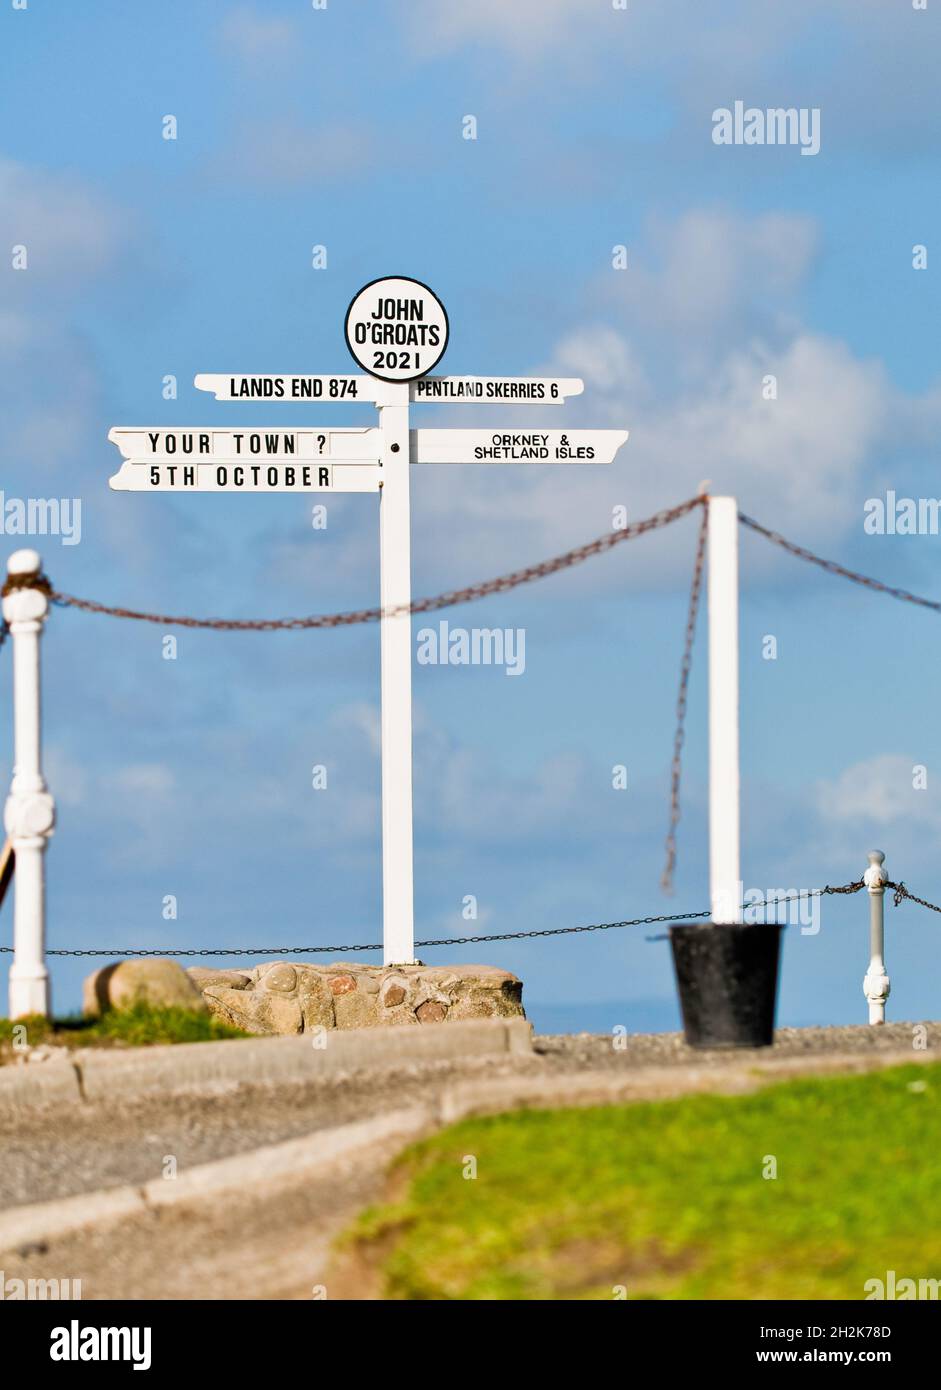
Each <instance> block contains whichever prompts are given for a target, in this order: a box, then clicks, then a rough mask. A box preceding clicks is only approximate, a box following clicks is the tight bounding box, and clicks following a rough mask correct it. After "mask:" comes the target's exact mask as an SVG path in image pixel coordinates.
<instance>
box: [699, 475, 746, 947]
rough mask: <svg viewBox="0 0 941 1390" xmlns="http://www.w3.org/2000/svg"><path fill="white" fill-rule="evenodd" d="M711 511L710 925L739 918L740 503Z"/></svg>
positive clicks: (713, 501) (716, 502)
mask: <svg viewBox="0 0 941 1390" xmlns="http://www.w3.org/2000/svg"><path fill="white" fill-rule="evenodd" d="M707 506H708V508H709V569H708V577H709V880H710V896H711V906H712V920H713V921H714V922H740V921H741V920H742V912H741V904H742V883H741V877H742V874H741V867H740V860H739V762H738V504H737V502H736V500H735V498H734V497H710V498H709V499H708V502H707Z"/></svg>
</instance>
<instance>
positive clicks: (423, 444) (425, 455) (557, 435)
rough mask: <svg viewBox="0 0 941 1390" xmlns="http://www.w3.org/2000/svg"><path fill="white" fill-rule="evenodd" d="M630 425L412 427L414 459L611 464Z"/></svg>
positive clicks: (415, 461) (438, 461) (417, 460)
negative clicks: (620, 427) (623, 427)
mask: <svg viewBox="0 0 941 1390" xmlns="http://www.w3.org/2000/svg"><path fill="white" fill-rule="evenodd" d="M627 436H628V432H627V430H580V429H571V430H547V429H541V430H521V429H489V430H412V431H411V432H410V449H411V461H412V463H612V462H613V461H614V456H615V454H616V453H617V451H618V449H620V447H621V445H622V444H623V443H624V442H625V441H626V439H627Z"/></svg>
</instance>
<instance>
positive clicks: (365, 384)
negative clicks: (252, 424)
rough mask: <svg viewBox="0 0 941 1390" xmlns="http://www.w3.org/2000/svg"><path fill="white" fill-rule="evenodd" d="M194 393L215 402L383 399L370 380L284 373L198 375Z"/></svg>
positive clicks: (379, 386)
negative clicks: (207, 395) (211, 397)
mask: <svg viewBox="0 0 941 1390" xmlns="http://www.w3.org/2000/svg"><path fill="white" fill-rule="evenodd" d="M193 385H194V386H195V387H196V389H197V391H210V392H212V394H213V395H214V396H215V398H216V400H217V401H279V402H281V401H285V402H286V401H317V402H318V404H319V403H320V402H321V401H335V402H338V403H339V402H340V401H365V402H366V403H367V404H370V403H377V402H380V401H382V400H383V399H384V394H383V387H384V383H383V382H381V381H376V380H375V379H374V378H373V377H371V376H364V375H361V374H359V375H357V374H350V373H347V374H343V375H338V376H296V375H292V374H291V373H285V374H284V375H281V376H274V375H271V374H270V373H262V374H259V375H254V376H253V375H249V374H247V373H238V372H233V373H225V372H220V373H216V372H200V373H199V374H198V375H197V376H196V377H194V379H193Z"/></svg>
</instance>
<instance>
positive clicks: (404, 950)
mask: <svg viewBox="0 0 941 1390" xmlns="http://www.w3.org/2000/svg"><path fill="white" fill-rule="evenodd" d="M383 397H384V403H383V404H382V405H380V407H379V428H380V432H381V435H382V443H381V450H382V485H381V488H380V492H379V573H380V603H381V605H382V607H383V609H386V608H392V607H395V606H397V605H398V604H403V603H405V604H407V603H411V601H412V574H411V542H410V524H409V432H408V399H409V386H408V383H407V382H405V383H401V384H399V383H389V384H387V385H386V387H385V390H384V392H383ZM379 626H380V661H381V667H382V670H381V699H382V714H381V738H382V943H383V946H382V950H383V961H384V962H385V964H386V965H409V964H411V963H412V962H413V961H414V959H415V921H414V886H413V869H412V616H411V614H410V613H403V614H402V615H401V616H399V617H396V618H383V619H382V622H381V623H380V625H379Z"/></svg>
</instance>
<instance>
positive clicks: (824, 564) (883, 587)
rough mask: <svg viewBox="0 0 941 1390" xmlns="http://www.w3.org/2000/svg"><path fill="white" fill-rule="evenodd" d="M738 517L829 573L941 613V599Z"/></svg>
mask: <svg viewBox="0 0 941 1390" xmlns="http://www.w3.org/2000/svg"><path fill="white" fill-rule="evenodd" d="M738 519H739V521H740V522H741V524H742V525H743V526H748V527H749V528H750V529H751V530H752V531H757V532H758V534H759V535H760V536H764V537H765V539H766V540H769V541H771V542H772V544H774V545H779V546H780V547H781V549H782V550H786V551H787V552H788V554H789V555H796V556H797V557H798V559H800V560H808V561H809V562H810V563H811V564H812V565H818V566H819V567H820V569H822V570H826V572H827V574H837V575H839V576H840V577H841V578H842V579H849V580H851V581H852V582H853V583H854V584H862V585H863V586H864V588H866V589H874V590H875V592H876V593H877V594H888V596H889V598H898V599H902V600H903V602H905V603H917V604H918V606H919V607H920V608H931V609H933V610H934V612H935V613H941V601H939V600H938V599H933V598H922V597H920V596H919V595H918V594H911V593H909V591H908V590H907V589H897V588H895V587H894V586H893V585H891V584H883V582H882V580H881V579H872V578H871V577H870V576H869V575H868V574H859V573H858V572H857V571H856V570H848V569H846V567H845V566H844V565H839V564H837V562H836V560H825V559H823V557H822V556H820V555H815V554H814V553H813V551H812V550H806V549H805V548H804V546H802V545H795V544H794V542H793V541H789V540H786V539H785V538H784V536H782V535H781V534H780V533H779V532H778V531H771V530H769V529H768V527H767V526H762V525H761V522H759V521H756V520H755V519H754V517H751V516H746V515H745V513H744V512H739V514H738Z"/></svg>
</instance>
